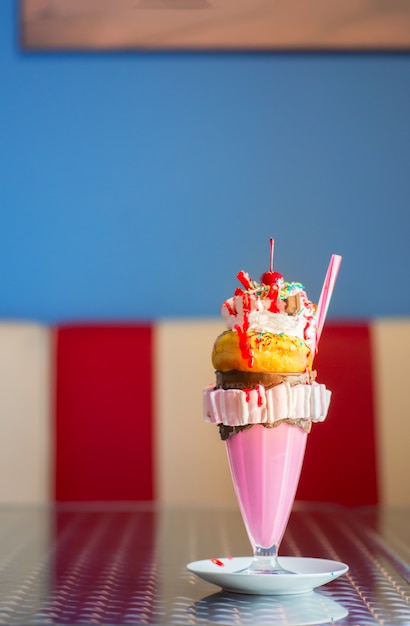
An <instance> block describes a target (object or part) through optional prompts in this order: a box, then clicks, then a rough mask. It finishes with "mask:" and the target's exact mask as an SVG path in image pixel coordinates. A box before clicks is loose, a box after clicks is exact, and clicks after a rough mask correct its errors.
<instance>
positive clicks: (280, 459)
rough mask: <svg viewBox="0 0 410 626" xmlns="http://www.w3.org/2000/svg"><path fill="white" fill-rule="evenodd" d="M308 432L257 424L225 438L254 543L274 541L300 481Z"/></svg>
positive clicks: (272, 544)
mask: <svg viewBox="0 0 410 626" xmlns="http://www.w3.org/2000/svg"><path fill="white" fill-rule="evenodd" d="M306 438H307V433H306V432H305V431H304V430H302V429H301V428H298V427H297V426H291V425H290V424H286V423H283V424H280V425H279V426H277V427H274V428H265V427H264V426H262V425H261V424H257V425H255V426H253V427H252V428H249V429H248V430H243V431H242V432H239V433H237V434H236V435H235V436H233V437H230V438H229V439H228V440H227V441H226V445H227V450H228V457H229V464H230V468H231V472H232V479H233V484H234V487H235V492H236V495H237V497H238V502H239V507H240V509H241V513H242V517H243V520H244V523H245V526H246V530H247V532H248V535H249V539H250V542H251V544H252V547H253V549H254V550H255V549H256V548H257V547H258V548H262V549H264V550H273V549H274V547H275V546H276V547H278V546H279V544H280V542H281V539H282V537H283V533H284V532H285V528H286V525H287V523H288V519H289V515H290V512H291V509H292V505H293V501H294V498H295V493H296V489H297V486H298V482H299V476H300V471H301V468H302V463H303V457H304V454H305V447H306Z"/></svg>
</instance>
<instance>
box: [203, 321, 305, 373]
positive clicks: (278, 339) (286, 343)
mask: <svg viewBox="0 0 410 626" xmlns="http://www.w3.org/2000/svg"><path fill="white" fill-rule="evenodd" d="M247 345H248V347H249V349H250V353H251V354H252V357H253V362H252V364H250V363H249V359H248V357H247V355H246V354H242V351H241V347H240V344H239V336H238V333H237V332H236V331H233V330H227V331H225V332H224V333H222V334H221V335H219V337H217V339H216V341H215V343H214V347H213V350H212V364H213V366H214V368H215V369H216V370H219V371H221V372H227V371H229V370H239V371H242V372H268V373H269V372H305V371H306V370H307V369H308V370H311V369H312V362H313V356H312V352H311V350H310V348H309V347H308V346H307V344H306V343H305V342H304V341H302V340H301V339H299V338H298V337H289V336H288V335H285V334H281V335H275V334H273V333H257V332H250V333H247Z"/></svg>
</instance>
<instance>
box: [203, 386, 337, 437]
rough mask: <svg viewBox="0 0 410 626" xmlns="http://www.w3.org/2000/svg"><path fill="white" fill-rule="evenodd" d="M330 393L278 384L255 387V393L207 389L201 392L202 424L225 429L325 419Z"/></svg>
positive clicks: (318, 389) (251, 390)
mask: <svg viewBox="0 0 410 626" xmlns="http://www.w3.org/2000/svg"><path fill="white" fill-rule="evenodd" d="M330 398H331V392H330V391H329V390H328V389H326V387H325V385H322V384H319V383H316V382H313V383H312V384H310V385H306V384H299V385H293V386H291V385H290V384H289V383H286V382H284V383H281V384H280V385H276V386H275V387H271V388H270V389H265V387H264V386H263V385H258V387H256V388H255V389H245V390H243V391H242V390H240V389H216V388H215V386H214V385H209V386H208V387H206V388H205V389H204V390H203V416H204V420H205V421H206V422H211V423H212V424H224V425H225V426H246V425H248V424H273V423H275V422H278V421H280V420H285V419H292V420H310V421H312V422H323V421H324V420H325V419H326V416H327V412H328V408H329V404H330Z"/></svg>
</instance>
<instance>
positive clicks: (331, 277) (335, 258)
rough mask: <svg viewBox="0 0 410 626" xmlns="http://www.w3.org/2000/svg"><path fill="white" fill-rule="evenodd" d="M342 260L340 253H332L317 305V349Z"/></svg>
mask: <svg viewBox="0 0 410 626" xmlns="http://www.w3.org/2000/svg"><path fill="white" fill-rule="evenodd" d="M341 262H342V257H341V256H340V255H339V254H332V256H331V259H330V263H329V267H328V268H327V273H326V276H325V281H324V283H323V287H322V292H321V294H320V298H319V304H318V305H317V310H316V319H317V331H316V350H317V346H318V343H319V339H320V335H321V334H322V330H323V326H324V323H325V318H326V314H327V310H328V308H329V304H330V299H331V297H332V293H333V288H334V286H335V283H336V278H337V274H338V272H339V268H340V263H341Z"/></svg>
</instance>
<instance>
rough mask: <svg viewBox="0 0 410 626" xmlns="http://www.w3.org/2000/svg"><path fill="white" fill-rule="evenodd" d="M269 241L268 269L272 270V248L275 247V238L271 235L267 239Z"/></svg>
mask: <svg viewBox="0 0 410 626" xmlns="http://www.w3.org/2000/svg"><path fill="white" fill-rule="evenodd" d="M269 243H270V271H271V272H273V250H274V248H275V240H274V238H273V237H271V238H270V239H269Z"/></svg>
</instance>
